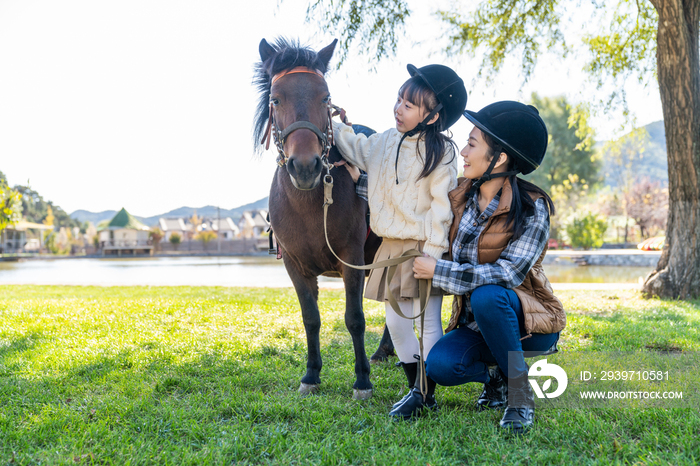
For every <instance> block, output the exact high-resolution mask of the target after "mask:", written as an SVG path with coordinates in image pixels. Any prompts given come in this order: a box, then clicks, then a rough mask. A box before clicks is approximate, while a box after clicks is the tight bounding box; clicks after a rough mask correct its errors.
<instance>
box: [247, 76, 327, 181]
mask: <svg viewBox="0 0 700 466" xmlns="http://www.w3.org/2000/svg"><path fill="white" fill-rule="evenodd" d="M295 73H308V74H315V75H316V76H320V77H321V79H323V80H324V81H325V78H324V77H323V73H321V72H320V71H318V70H315V69H312V68H308V67H305V66H297V67H296V68H292V69H291V70H287V71H283V72H281V73H278V74H276V75H275V76H273V78H272V82H271V84H270V89H272V85H274V84H275V82H277V81H278V80H279V79H281V78H283V77H285V76H287V75H290V74H295ZM333 108H334V106H333V105H332V104H331V99H330V97H329V98H328V105H327V114H328V119H327V122H326V130H325V132H324V131H321V130H320V129H319V128H318V126H316V125H314V124H313V123H311V122H310V121H305V120H302V121H295V122H294V123H292V124H291V125H289V126H287V127H286V128H284V129H283V130H280V129H279V128H278V127H277V125H276V124H275V117H274V105H273V103H272V95H270V113H269V115H270V116H269V118H268V120H267V128H266V129H265V133H264V136H263V139H262V141H260V144H265V150H267V149H269V148H270V140H271V139H274V141H275V146H276V147H277V154H278V155H277V165H279V166H280V167H283V166H284V165H285V164H286V163H287V160H289V157H288V156H287V154H286V153H285V152H284V143H285V141H286V140H287V137H289V135H290V134H292V133H293V132H294V131H296V130H298V129H308V130H309V131H311V132H312V133H314V134H315V135H316V137H317V138H318V140H319V141H320V142H321V147H322V149H321V161H322V162H323V165H324V166H325V167H326V169H327V170H328V165H329V164H328V154H329V153H330V151H331V147H333V127H332V125H331V119H332V118H333V115H332V111H333Z"/></svg>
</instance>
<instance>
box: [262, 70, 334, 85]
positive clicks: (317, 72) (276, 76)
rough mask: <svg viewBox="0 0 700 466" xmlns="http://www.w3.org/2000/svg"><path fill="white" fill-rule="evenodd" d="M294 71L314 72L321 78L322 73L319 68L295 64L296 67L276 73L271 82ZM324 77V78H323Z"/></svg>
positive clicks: (273, 82)
mask: <svg viewBox="0 0 700 466" xmlns="http://www.w3.org/2000/svg"><path fill="white" fill-rule="evenodd" d="M295 73H309V74H315V75H316V76H320V77H321V78H323V73H321V72H320V71H319V70H314V69H311V68H308V67H306V66H297V67H296V68H292V69H291V70H287V71H283V72H281V73H279V74H276V75H275V76H274V77H273V78H272V84H275V81H277V80H278V79H280V78H283V77H285V76H287V75H288V74H295ZM324 79H325V78H324Z"/></svg>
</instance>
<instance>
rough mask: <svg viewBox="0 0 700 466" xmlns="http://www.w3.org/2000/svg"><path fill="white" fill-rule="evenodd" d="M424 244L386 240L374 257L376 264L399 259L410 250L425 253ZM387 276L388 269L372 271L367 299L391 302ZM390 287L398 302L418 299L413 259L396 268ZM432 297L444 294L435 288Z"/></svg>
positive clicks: (366, 292) (404, 240)
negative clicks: (393, 258)
mask: <svg viewBox="0 0 700 466" xmlns="http://www.w3.org/2000/svg"><path fill="white" fill-rule="evenodd" d="M424 243H425V242H424V241H416V240H410V239H386V238H384V239H383V240H382V244H381V245H380V246H379V249H378V250H377V253H376V254H375V255H374V262H379V261H383V260H386V259H391V258H392V257H398V256H400V255H401V254H403V253H404V252H405V251H408V250H410V249H417V250H419V251H420V252H423V244H424ZM386 274H387V269H386V268H381V269H373V270H372V271H370V273H369V279H368V280H367V286H366V289H365V298H367V299H372V300H374V301H380V302H384V301H388V300H389V298H388V295H387V294H386ZM389 286H390V287H391V291H392V293H393V294H394V297H395V298H396V299H397V300H401V299H413V298H418V280H417V279H416V278H414V277H413V259H409V260H407V261H406V262H404V263H403V264H399V265H398V266H397V267H396V273H395V274H394V277H393V279H392V280H391V283H390V284H389ZM430 295H431V296H440V295H442V292H441V291H440V289H439V288H436V287H433V288H432V290H431V292H430Z"/></svg>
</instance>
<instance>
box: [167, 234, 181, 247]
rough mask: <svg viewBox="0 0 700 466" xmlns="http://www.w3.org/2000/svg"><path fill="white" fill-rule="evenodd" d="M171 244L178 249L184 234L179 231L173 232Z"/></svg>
mask: <svg viewBox="0 0 700 466" xmlns="http://www.w3.org/2000/svg"><path fill="white" fill-rule="evenodd" d="M168 241H170V244H172V245H173V249H175V250H176V251H177V248H178V246H180V243H181V242H182V236H180V234H179V233H173V234H171V235H170V239H169V240H168Z"/></svg>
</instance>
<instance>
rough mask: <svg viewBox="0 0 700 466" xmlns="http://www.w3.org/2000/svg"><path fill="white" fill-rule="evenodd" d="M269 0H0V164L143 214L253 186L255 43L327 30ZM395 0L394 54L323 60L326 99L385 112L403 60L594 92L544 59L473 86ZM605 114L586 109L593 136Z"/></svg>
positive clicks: (381, 124) (463, 125) (510, 84)
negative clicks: (527, 70) (399, 35)
mask: <svg viewBox="0 0 700 466" xmlns="http://www.w3.org/2000/svg"><path fill="white" fill-rule="evenodd" d="M277 3H278V2H277V0H252V1H241V0H228V1H225V0H199V1H194V0H189V1H185V0H118V1H106V0H82V1H80V0H61V1H58V0H0V171H3V172H4V173H5V175H6V176H7V178H8V180H9V182H10V184H11V185H14V184H26V183H27V181H29V183H30V185H31V187H32V188H33V189H35V190H37V191H38V192H39V193H40V194H41V195H42V196H43V197H44V198H45V199H48V200H52V201H53V202H54V203H56V204H58V205H59V206H61V207H62V208H63V209H64V210H66V211H67V212H69V213H70V212H73V211H74V210H77V209H85V210H90V211H94V212H96V211H102V210H108V209H112V210H118V209H120V208H121V207H126V209H127V210H129V211H130V212H131V213H132V214H135V215H140V216H151V215H156V214H161V213H165V212H167V211H169V210H171V209H174V208H177V207H180V206H183V205H186V206H191V207H201V206H204V205H219V206H221V207H222V208H227V209H230V208H233V207H237V206H239V205H242V204H246V203H249V202H253V201H256V200H258V199H260V198H263V197H265V196H266V195H267V194H268V192H269V185H270V181H271V179H272V175H273V173H274V170H275V166H276V165H275V161H274V160H275V155H274V154H273V153H272V152H271V151H269V152H267V153H264V154H263V156H262V157H261V158H254V157H253V151H252V136H251V134H252V121H253V113H254V109H255V104H256V102H257V95H256V91H255V89H254V88H253V86H252V84H251V81H252V74H253V65H254V63H255V62H256V61H257V60H258V59H259V55H258V43H259V42H260V40H261V39H262V38H263V37H264V38H267V39H268V41H272V40H274V38H275V37H277V36H279V35H284V36H287V37H290V38H299V39H300V40H301V41H302V43H305V44H308V45H310V46H312V47H313V48H315V49H316V50H318V49H320V48H322V47H323V46H325V45H327V44H328V43H330V42H331V41H332V39H333V37H334V36H333V35H332V34H331V33H330V32H325V33H315V29H316V26H315V25H314V24H311V25H309V24H304V16H305V11H306V5H307V3H308V2H307V1H306V0H284V1H283V2H282V4H281V6H279V7H278V6H277ZM409 3H410V5H411V8H412V9H413V10H414V14H413V15H412V20H411V23H410V24H409V27H408V28H407V34H406V38H405V39H404V40H403V41H402V44H401V50H400V51H399V55H398V56H397V58H396V59H393V60H385V61H383V62H382V63H381V64H380V65H379V66H378V67H377V72H376V73H372V72H371V71H369V66H368V64H367V63H366V60H365V59H363V58H357V57H356V58H354V59H352V60H351V61H349V62H348V63H347V64H346V65H345V66H344V67H343V68H342V69H341V70H339V71H333V72H331V73H330V74H329V75H328V83H329V87H330V90H331V95H332V98H333V102H334V103H335V104H337V105H340V106H342V107H344V108H346V110H347V111H348V114H349V116H350V119H351V120H352V121H353V122H354V123H361V124H365V125H367V126H370V127H373V128H374V129H376V130H379V131H383V130H385V129H387V128H389V127H390V126H392V125H393V116H392V108H393V103H394V99H395V96H396V91H397V89H398V87H399V86H400V85H401V84H402V83H403V82H404V81H405V79H407V77H408V74H407V72H406V64H407V63H413V64H415V65H416V66H423V65H426V64H429V63H443V64H446V65H448V66H452V67H453V68H454V69H455V70H456V71H457V72H458V73H459V74H460V76H462V77H463V79H464V80H465V82H466V83H467V91H468V92H469V102H468V105H467V107H468V108H470V109H474V110H478V109H479V108H481V107H483V106H484V105H486V104H489V103H491V102H493V101H495V100H503V99H512V100H527V99H528V97H529V96H530V94H531V93H532V92H533V91H534V92H537V93H539V94H540V95H542V96H556V95H561V94H564V95H567V97H569V99H570V100H571V101H572V102H578V101H581V100H582V99H584V98H590V97H589V96H591V95H593V93H594V85H593V84H590V83H589V82H587V81H586V79H585V75H584V73H583V72H582V71H581V62H579V63H575V62H567V63H562V62H559V61H554V60H552V59H544V60H541V62H540V65H539V66H538V69H537V71H536V74H535V76H534V77H533V78H532V79H531V81H530V82H529V83H528V84H527V86H525V87H522V88H521V80H520V79H519V78H518V77H517V76H515V73H508V72H505V73H503V74H502V75H501V76H500V78H499V80H498V82H497V83H496V84H495V85H492V86H489V88H488V89H486V88H484V85H483V84H477V87H476V88H473V87H474V86H473V85H472V84H471V83H472V79H473V77H474V76H475V75H476V70H475V66H476V65H478V62H476V61H470V60H469V59H468V58H462V59H461V60H456V59H447V58H446V57H445V56H444V55H443V54H442V53H441V52H440V49H441V48H440V42H439V38H440V37H441V36H442V34H443V31H444V29H443V28H442V27H441V25H440V23H439V22H437V21H436V20H434V19H433V18H432V17H431V16H430V14H429V13H430V11H432V9H434V8H435V5H438V4H439V3H440V2H437V3H436V2H430V3H431V4H432V5H431V6H427V3H429V2H420V1H415V0H413V1H410V2H409ZM434 36H435V37H434ZM436 37H437V39H436ZM626 91H627V93H628V100H629V102H630V105H631V109H632V110H633V112H635V113H636V115H637V117H638V123H639V124H640V125H644V124H647V123H650V122H652V121H656V120H660V119H661V118H662V113H661V103H660V99H659V95H658V90H657V87H656V84H655V83H654V84H652V85H650V86H648V87H647V88H642V87H641V86H630V87H629V88H627V89H626ZM620 122H621V116H620V115H615V114H612V115H607V116H601V117H599V118H596V119H595V120H594V121H593V127H594V128H595V129H596V130H597V131H598V139H605V138H609V137H611V136H612V134H613V133H612V130H611V128H613V127H616V125H619V124H620ZM470 129H471V126H470V125H469V124H468V123H467V122H466V120H464V119H463V120H462V121H461V122H459V123H458V124H457V125H455V127H453V132H454V133H455V140H456V141H457V143H458V145H459V146H460V147H461V146H462V145H463V143H464V142H465V141H466V135H467V134H468V133H469V131H470Z"/></svg>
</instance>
